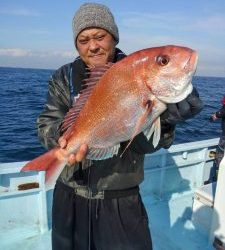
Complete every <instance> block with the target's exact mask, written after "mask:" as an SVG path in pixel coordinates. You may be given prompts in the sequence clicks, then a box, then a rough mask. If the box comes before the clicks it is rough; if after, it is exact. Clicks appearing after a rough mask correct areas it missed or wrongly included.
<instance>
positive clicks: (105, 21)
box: [73, 3, 119, 43]
mask: <svg viewBox="0 0 225 250" xmlns="http://www.w3.org/2000/svg"><path fill="white" fill-rule="evenodd" d="M91 27H97V28H102V29H105V30H107V31H108V32H109V33H110V34H112V35H113V37H114V39H115V41H116V43H118V42H119V32H118V27H117V25H116V23H115V20H114V17H113V14H112V13H111V11H110V9H109V8H108V7H106V6H105V5H103V4H97V3H85V4H83V5H81V6H80V8H79V9H78V11H77V12H76V13H75V15H74V18H73V37H74V41H75V43H76V40H77V36H78V34H79V33H80V32H81V31H82V30H84V29H86V28H91Z"/></svg>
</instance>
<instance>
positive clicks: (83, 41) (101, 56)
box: [76, 28, 116, 67]
mask: <svg viewBox="0 0 225 250" xmlns="http://www.w3.org/2000/svg"><path fill="white" fill-rule="evenodd" d="M76 46H77V51H78V53H79V55H80V57H81V59H82V60H83V61H84V62H85V64H86V65H87V66H89V67H93V66H98V65H104V64H106V63H107V62H112V60H113V57H114V52H115V46H116V43H115V40H114V38H113V36H112V35H111V34H110V33H109V32H107V31H106V30H104V29H100V28H89V29H85V30H83V31H81V32H80V34H79V35H78V37H77V41H76Z"/></svg>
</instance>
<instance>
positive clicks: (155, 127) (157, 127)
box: [144, 117, 161, 148]
mask: <svg viewBox="0 0 225 250" xmlns="http://www.w3.org/2000/svg"><path fill="white" fill-rule="evenodd" d="M153 133H154V134H153ZM152 134H153V141H152V144H153V146H154V148H156V146H157V145H158V144H159V140H160V137H161V122H160V117H158V118H157V119H155V121H154V122H153V123H152V126H151V127H150V128H148V129H146V130H145V131H144V135H145V136H146V137H147V139H148V140H150V137H151V136H152Z"/></svg>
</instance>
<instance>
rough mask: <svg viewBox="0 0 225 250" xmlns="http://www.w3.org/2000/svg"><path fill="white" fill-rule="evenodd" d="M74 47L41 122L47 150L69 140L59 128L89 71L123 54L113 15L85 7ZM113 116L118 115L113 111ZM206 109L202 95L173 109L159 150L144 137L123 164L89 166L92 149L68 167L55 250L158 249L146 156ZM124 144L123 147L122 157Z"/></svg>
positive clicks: (61, 185)
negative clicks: (144, 194)
mask: <svg viewBox="0 0 225 250" xmlns="http://www.w3.org/2000/svg"><path fill="white" fill-rule="evenodd" d="M73 34H74V43H75V46H76V49H77V51H78V53H79V57H77V58H76V59H75V61H74V62H73V63H69V64H67V65H64V66H62V67H61V68H60V69H58V70H57V71H56V72H55V73H54V74H53V76H52V77H51V79H50V82H49V93H48V99H47V104H46V106H45V110H44V111H43V112H42V114H41V115H40V116H39V118H38V133H39V138H40V141H41V142H42V144H43V145H44V146H45V147H46V148H47V149H50V148H52V147H54V146H55V145H57V144H59V145H60V146H61V147H62V148H64V147H65V146H66V144H67V142H66V140H64V139H62V137H60V136H61V128H60V126H61V124H62V121H63V118H64V116H65V114H66V113H67V112H68V110H69V108H70V107H71V105H72V102H73V97H74V96H77V95H78V94H79V91H80V90H81V88H82V80H84V79H85V78H87V74H86V73H87V72H88V70H87V67H93V66H97V65H103V64H106V63H108V62H117V61H119V60H121V59H122V58H124V57H125V54H124V53H123V52H122V51H121V50H119V49H118V48H116V45H117V44H118V42H119V33H118V28H117V25H116V23H115V21H114V17H113V15H112V13H111V12H110V10H109V9H108V8H107V7H106V6H104V5H101V4H96V3H87V4H84V5H82V6H81V7H80V9H79V10H78V11H77V12H76V13H75V16H74V18H73ZM112 108H113V107H112ZM201 108H202V102H201V100H200V99H199V98H198V93H197V92H196V90H194V91H193V93H192V94H190V95H189V96H188V98H187V99H186V100H185V101H182V102H180V103H179V104H177V105H176V104H174V105H169V106H168V110H169V111H167V112H165V113H164V114H163V115H162V116H161V120H162V124H161V125H162V131H161V139H160V142H159V145H158V146H157V148H154V147H153V145H152V138H151V139H150V141H147V139H146V137H145V136H144V135H143V134H142V133H141V134H139V135H138V136H137V137H136V138H135V140H134V141H133V142H132V144H131V145H130V146H129V148H128V149H127V150H126V151H125V153H124V155H123V157H120V156H119V155H120V154H118V156H114V157H113V158H110V159H106V160H101V161H90V160H86V159H85V154H86V152H87V150H88V148H87V145H82V146H81V148H80V151H79V152H78V153H77V154H76V155H71V156H70V161H69V163H70V166H66V167H65V168H64V170H63V172H62V173H61V175H60V177H59V179H58V181H57V184H56V187H55V190H54V196H53V214H52V216H53V223H52V248H53V250H73V249H78V250H86V249H102V250H106V249H107V250H132V249H135V250H137V249H140V250H141V249H143V250H147V249H148V250H149V249H152V243H151V236H150V231H149V228H148V218H147V214H146V211H145V208H144V206H143V203H142V200H141V197H140V195H139V188H138V186H139V184H140V183H141V182H142V180H143V178H144V170H143V163H144V155H145V154H146V153H151V152H154V151H156V150H158V149H159V148H161V147H164V148H168V147H169V146H170V145H171V144H172V142H173V138H174V129H175V124H176V123H178V122H181V121H184V120H185V119H186V118H189V117H192V116H193V115H194V114H196V113H198V112H199V111H200V110H201ZM125 145H126V143H121V148H120V152H122V151H123V149H124V146H125Z"/></svg>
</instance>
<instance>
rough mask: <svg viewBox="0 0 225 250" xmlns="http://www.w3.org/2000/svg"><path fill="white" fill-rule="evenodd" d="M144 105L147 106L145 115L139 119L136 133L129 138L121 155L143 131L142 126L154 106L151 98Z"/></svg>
mask: <svg viewBox="0 0 225 250" xmlns="http://www.w3.org/2000/svg"><path fill="white" fill-rule="evenodd" d="M143 105H144V106H145V112H144V113H143V115H142V116H141V117H140V118H139V119H138V121H137V124H136V126H135V128H134V133H133V135H132V137H131V139H130V140H129V143H128V144H127V146H126V148H125V149H124V151H123V152H122V154H121V155H120V157H122V156H123V154H124V152H125V151H126V150H127V148H128V147H129V146H130V144H131V143H132V141H133V140H134V138H135V136H136V135H138V134H139V133H140V132H141V131H142V127H143V125H144V124H145V123H146V121H147V118H148V116H149V114H150V113H151V111H152V107H153V102H152V101H151V100H147V101H145V102H143Z"/></svg>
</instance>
